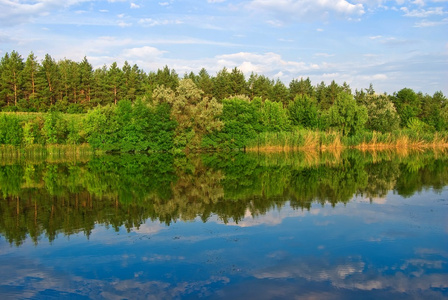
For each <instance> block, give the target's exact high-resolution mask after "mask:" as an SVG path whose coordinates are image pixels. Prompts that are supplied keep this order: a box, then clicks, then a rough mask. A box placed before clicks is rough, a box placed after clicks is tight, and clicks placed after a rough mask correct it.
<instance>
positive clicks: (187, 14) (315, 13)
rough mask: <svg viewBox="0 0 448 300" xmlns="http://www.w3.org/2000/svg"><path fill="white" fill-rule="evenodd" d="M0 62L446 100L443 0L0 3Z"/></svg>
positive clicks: (447, 7)
mask: <svg viewBox="0 0 448 300" xmlns="http://www.w3.org/2000/svg"><path fill="white" fill-rule="evenodd" d="M0 45H1V46H0V55H1V56H3V55H4V54H5V53H6V52H11V51H13V50H16V51H18V52H19V53H20V54H21V55H22V57H24V59H26V56H28V54H29V53H30V52H31V51H33V52H34V54H35V55H36V56H37V57H38V58H39V59H43V58H44V56H45V54H46V53H49V54H50V55H51V56H52V57H53V58H55V59H57V60H58V59H63V58H68V59H72V60H75V61H81V59H82V58H83V57H84V56H86V57H87V59H88V60H89V62H90V63H91V64H92V65H93V66H94V67H95V68H96V67H101V66H102V65H104V64H106V65H110V64H111V63H112V62H114V61H116V62H117V63H118V64H119V65H120V66H121V65H122V64H123V62H124V61H125V60H127V61H128V62H129V63H131V64H134V63H135V64H137V65H138V66H139V67H140V68H142V69H143V70H145V71H146V72H149V71H155V70H157V69H158V68H162V67H163V66H165V65H168V66H169V67H170V68H173V69H175V70H176V71H177V72H178V73H179V74H180V75H183V74H184V73H185V72H190V71H193V72H198V71H199V70H200V69H201V68H202V67H204V68H205V69H206V70H207V71H208V72H209V73H210V74H211V75H215V74H216V72H218V71H219V70H221V69H222V68H223V67H227V68H229V69H231V68H234V67H238V68H239V69H241V70H242V71H243V72H244V73H245V74H246V75H247V76H249V75H250V73H251V72H255V73H258V74H263V75H266V76H268V77H270V78H272V79H276V78H279V79H281V80H282V81H283V82H284V83H285V84H289V82H290V81H291V80H292V79H293V78H300V77H304V78H306V77H310V79H311V81H312V83H313V84H314V85H316V84H318V83H320V82H321V81H325V82H326V83H330V82H331V80H335V81H336V82H337V83H340V84H342V83H343V82H347V83H348V84H350V86H351V87H352V89H353V90H354V89H361V88H367V87H368V86H369V83H372V84H373V87H374V89H375V90H376V91H377V92H379V93H382V92H387V93H393V92H396V91H398V90H400V89H402V88H404V87H409V88H412V89H414V90H415V91H421V92H423V93H428V94H433V93H434V92H435V91H442V92H443V93H444V94H445V95H448V0H431V1H430V0H369V1H367V0H350V1H347V0H299V1H293V0H275V1H274V0H252V1H250V0H248V1H230V0H203V1H192V0H185V1H182V0H159V1H143V0H131V1H128V0H65V1H61V0H0Z"/></svg>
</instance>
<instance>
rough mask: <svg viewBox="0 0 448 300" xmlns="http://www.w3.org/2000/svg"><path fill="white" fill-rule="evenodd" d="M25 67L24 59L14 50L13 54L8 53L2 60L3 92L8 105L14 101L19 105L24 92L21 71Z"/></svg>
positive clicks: (0, 68) (0, 63)
mask: <svg viewBox="0 0 448 300" xmlns="http://www.w3.org/2000/svg"><path fill="white" fill-rule="evenodd" d="M23 68H24V63H23V59H22V57H21V56H20V54H19V53H17V52H16V51H12V52H11V54H8V53H6V54H5V56H3V58H2V60H1V61H0V71H1V89H2V91H1V93H2V98H3V99H4V101H5V100H6V103H7V105H10V103H14V106H17V101H18V100H19V97H20V96H21V92H22V82H21V73H22V70H23Z"/></svg>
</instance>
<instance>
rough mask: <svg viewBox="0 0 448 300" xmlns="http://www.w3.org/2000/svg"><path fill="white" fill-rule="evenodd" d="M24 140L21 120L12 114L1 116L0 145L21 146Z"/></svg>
mask: <svg viewBox="0 0 448 300" xmlns="http://www.w3.org/2000/svg"><path fill="white" fill-rule="evenodd" d="M22 138H23V129H22V126H21V124H20V121H19V118H18V117H17V116H15V115H12V114H8V115H6V114H2V115H0V144H5V145H14V146H19V145H20V144H21V143H22Z"/></svg>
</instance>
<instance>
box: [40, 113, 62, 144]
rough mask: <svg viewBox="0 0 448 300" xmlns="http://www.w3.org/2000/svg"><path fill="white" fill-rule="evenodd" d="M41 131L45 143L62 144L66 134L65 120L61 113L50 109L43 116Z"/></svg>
mask: <svg viewBox="0 0 448 300" xmlns="http://www.w3.org/2000/svg"><path fill="white" fill-rule="evenodd" d="M42 133H43V135H44V136H45V138H46V141H45V143H46V144H64V143H65V141H66V138H67V134H68V129H67V121H66V120H65V119H63V118H62V115H61V113H59V112H55V111H52V112H50V113H48V114H47V115H46V116H45V118H44V126H43V128H42Z"/></svg>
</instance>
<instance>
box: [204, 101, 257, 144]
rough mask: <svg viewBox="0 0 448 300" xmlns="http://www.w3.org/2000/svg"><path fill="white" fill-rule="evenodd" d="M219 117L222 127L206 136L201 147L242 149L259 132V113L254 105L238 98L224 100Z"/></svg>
mask: <svg viewBox="0 0 448 300" xmlns="http://www.w3.org/2000/svg"><path fill="white" fill-rule="evenodd" d="M222 104H223V109H222V114H221V116H220V118H221V120H222V122H223V123H224V127H223V128H222V130H221V131H219V132H214V133H213V134H210V135H207V137H206V139H205V141H204V143H203V146H204V147H207V148H218V147H219V148H228V149H242V148H244V147H245V146H246V145H247V141H248V140H249V139H251V138H253V137H254V136H255V135H256V133H257V131H258V130H259V128H260V126H259V122H260V120H259V111H258V109H257V106H256V102H255V103H251V102H249V101H248V100H247V99H241V98H238V97H235V98H230V99H224V100H223V102H222Z"/></svg>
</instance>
